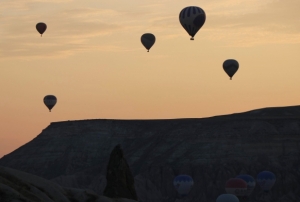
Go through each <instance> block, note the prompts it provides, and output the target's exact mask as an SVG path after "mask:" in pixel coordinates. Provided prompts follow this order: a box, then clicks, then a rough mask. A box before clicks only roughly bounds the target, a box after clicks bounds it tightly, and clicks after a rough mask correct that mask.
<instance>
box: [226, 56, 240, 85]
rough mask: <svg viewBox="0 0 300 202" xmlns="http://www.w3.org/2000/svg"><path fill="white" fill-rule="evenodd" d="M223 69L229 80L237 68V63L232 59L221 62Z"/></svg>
mask: <svg viewBox="0 0 300 202" xmlns="http://www.w3.org/2000/svg"><path fill="white" fill-rule="evenodd" d="M223 69H224V71H225V72H226V74H227V75H228V76H229V77H230V80H231V79H232V77H233V75H234V74H235V73H236V72H237V70H238V69H239V63H238V62H237V61H236V60H233V59H229V60H226V61H225V62H224V63H223Z"/></svg>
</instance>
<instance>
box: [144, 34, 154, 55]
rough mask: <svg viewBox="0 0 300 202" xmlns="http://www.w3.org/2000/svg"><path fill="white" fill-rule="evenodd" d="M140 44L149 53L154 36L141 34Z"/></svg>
mask: <svg viewBox="0 0 300 202" xmlns="http://www.w3.org/2000/svg"><path fill="white" fill-rule="evenodd" d="M141 42H142V44H143V45H144V46H145V48H146V49H147V50H148V52H149V50H150V48H151V47H152V46H153V44H154V43H155V36H154V35H153V34H151V33H146V34H143V35H142V37H141Z"/></svg>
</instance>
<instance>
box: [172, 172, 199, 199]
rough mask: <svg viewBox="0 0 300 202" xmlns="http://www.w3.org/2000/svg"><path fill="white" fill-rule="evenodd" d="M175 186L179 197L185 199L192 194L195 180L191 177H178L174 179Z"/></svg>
mask: <svg viewBox="0 0 300 202" xmlns="http://www.w3.org/2000/svg"><path fill="white" fill-rule="evenodd" d="M173 185H174V187H175V189H176V190H177V192H178V193H179V195H180V196H181V197H184V196H187V195H188V193H189V192H190V190H191V188H192V186H193V185H194V180H193V178H192V177H191V176H189V175H178V176H177V177H175V178H174V180H173Z"/></svg>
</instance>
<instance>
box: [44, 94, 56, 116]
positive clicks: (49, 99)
mask: <svg viewBox="0 0 300 202" xmlns="http://www.w3.org/2000/svg"><path fill="white" fill-rule="evenodd" d="M56 102H57V99H56V97H55V96H54V95H46V96H45V97H44V103H45V105H46V106H47V108H48V109H49V112H51V109H52V108H53V107H54V105H55V104H56Z"/></svg>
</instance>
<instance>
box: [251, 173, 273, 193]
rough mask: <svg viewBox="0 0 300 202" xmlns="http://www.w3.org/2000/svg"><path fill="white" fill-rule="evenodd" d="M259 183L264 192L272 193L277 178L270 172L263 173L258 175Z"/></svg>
mask: <svg viewBox="0 0 300 202" xmlns="http://www.w3.org/2000/svg"><path fill="white" fill-rule="evenodd" d="M256 181H257V183H258V184H259V186H260V187H261V189H262V190H264V191H270V190H271V188H272V187H273V185H274V184H275V182H276V176H275V175H274V173H272V172H270V171H262V172H260V173H259V174H258V175H257V179H256Z"/></svg>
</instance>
